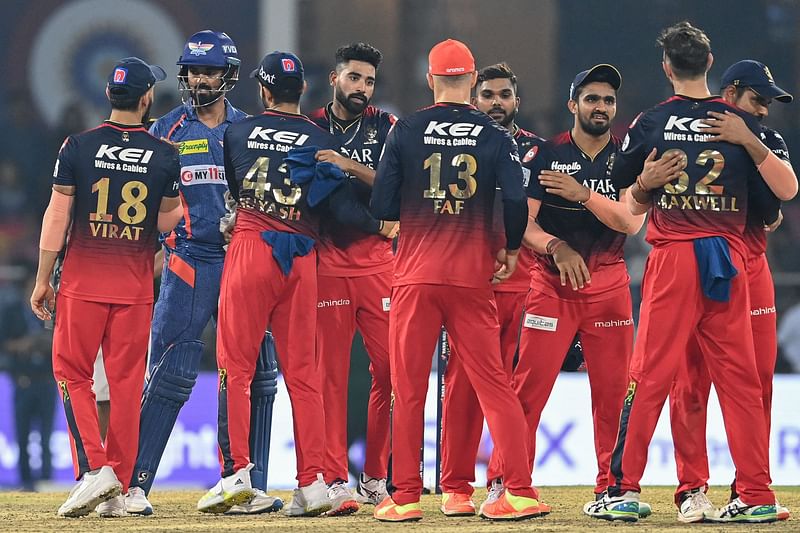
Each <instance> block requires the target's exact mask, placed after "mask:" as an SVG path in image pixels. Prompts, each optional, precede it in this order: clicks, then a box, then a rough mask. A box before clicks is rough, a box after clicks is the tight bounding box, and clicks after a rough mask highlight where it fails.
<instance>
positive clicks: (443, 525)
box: [0, 487, 800, 533]
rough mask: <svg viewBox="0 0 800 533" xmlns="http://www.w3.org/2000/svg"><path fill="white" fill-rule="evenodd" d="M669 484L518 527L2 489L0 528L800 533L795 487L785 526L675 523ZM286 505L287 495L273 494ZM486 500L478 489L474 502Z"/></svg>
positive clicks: (554, 496)
mask: <svg viewBox="0 0 800 533" xmlns="http://www.w3.org/2000/svg"><path fill="white" fill-rule="evenodd" d="M672 490H673V489H672V488H671V487H645V489H644V492H643V493H642V499H643V501H647V502H649V503H650V504H651V505H652V506H653V514H652V515H651V516H650V517H648V518H646V519H643V520H639V522H638V523H636V524H623V523H621V522H613V523H612V522H606V521H603V520H595V519H592V518H589V517H587V516H584V515H583V513H582V511H581V509H582V507H583V504H584V503H586V502H587V501H588V500H589V499H590V498H591V497H592V490H591V488H590V487H544V488H542V489H541V493H542V499H543V501H545V502H547V503H549V504H550V505H551V506H552V507H553V511H552V513H551V514H550V515H548V516H545V517H541V518H534V519H531V520H524V521H520V522H490V521H488V520H482V519H481V518H479V517H468V518H463V517H461V518H446V517H445V516H444V515H442V514H441V513H440V512H439V504H440V498H439V497H437V496H433V495H431V496H423V497H422V507H423V513H424V515H423V518H422V520H421V521H419V522H411V523H405V524H387V523H383V522H378V521H376V520H374V519H373V518H372V510H373V507H372V506H362V507H361V509H360V510H359V511H358V512H357V513H355V514H353V515H350V516H345V517H336V518H322V517H321V518H288V517H286V516H285V515H284V514H283V513H280V512H279V513H273V514H264V515H256V516H224V515H206V514H201V513H199V512H197V511H196V510H195V509H196V508H195V506H196V505H197V500H198V498H200V496H202V495H203V491H202V490H191V491H190V490H183V491H164V492H161V491H158V490H155V491H153V493H152V494H151V500H150V501H151V503H152V504H153V507H154V509H155V513H154V514H153V515H152V516H149V517H137V516H128V517H124V518H106V519H103V518H99V517H98V516H97V515H96V514H94V513H92V514H91V515H89V516H87V517H83V518H73V519H67V518H59V517H58V516H57V515H56V510H57V509H58V507H59V505H61V504H62V503H63V501H64V499H65V498H66V497H67V491H64V492H63V493H60V492H52V493H33V492H0V530H2V531H8V532H12V533H17V532H27V531H58V530H61V531H81V532H83V531H250V530H253V531H256V530H274V531H279V530H280V531H287V530H292V531H308V532H312V531H313V532H314V533H322V532H326V531H343V532H344V531H346V532H348V533H354V532H356V531H368V530H372V531H373V532H382V531H390V530H391V531H401V530H403V531H407V530H411V531H437V532H439V531H458V532H460V533H464V532H467V531H489V532H499V531H522V530H533V531H588V530H595V531H602V530H605V529H610V528H614V529H617V528H639V529H642V530H647V531H667V530H669V531H678V530H686V529H688V528H690V527H691V528H692V529H698V530H701V531H706V532H711V531H723V530H726V531H728V530H730V529H731V528H739V529H741V530H742V531H744V530H745V529H746V530H747V531H774V532H777V531H800V487H777V488H776V490H775V493H776V494H777V496H778V500H779V501H780V502H781V504H782V505H785V506H786V507H788V508H789V510H790V511H792V513H793V514H792V518H791V519H789V520H788V521H786V522H776V523H773V524H759V525H756V524H754V525H736V524H733V525H728V524H694V525H687V524H681V523H680V522H678V521H677V519H676V509H675V506H674V505H673V503H672ZM270 493H271V494H273V495H276V496H280V497H281V498H283V499H284V502H287V503H288V500H289V498H291V492H290V491H271V492H270ZM485 496H486V491H485V490H480V489H479V490H476V492H475V495H474V497H473V498H474V501H475V503H476V504H477V505H480V502H481V501H483V498H484V497H485ZM709 497H710V498H711V501H713V502H714V504H715V505H721V504H722V503H724V502H725V501H727V498H728V488H727V487H712V489H711V490H710V491H709Z"/></svg>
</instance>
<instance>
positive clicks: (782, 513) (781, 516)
mask: <svg viewBox="0 0 800 533" xmlns="http://www.w3.org/2000/svg"><path fill="white" fill-rule="evenodd" d="M775 510H776V511H777V513H778V520H780V521H783V520H789V518H791V516H792V513H790V512H789V508H788V507H784V506H783V505H781V504H780V503H778V500H775Z"/></svg>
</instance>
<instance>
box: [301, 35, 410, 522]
mask: <svg viewBox="0 0 800 533" xmlns="http://www.w3.org/2000/svg"><path fill="white" fill-rule="evenodd" d="M381 59H382V55H381V53H380V51H379V50H378V49H376V48H374V47H373V46H370V45H369V44H366V43H353V44H350V45H348V46H343V47H341V48H339V49H338V50H337V51H336V66H335V68H334V70H332V71H331V73H330V83H331V85H332V86H333V101H332V102H330V103H329V104H328V105H326V106H325V107H323V108H320V109H317V110H316V111H313V112H312V113H311V114H309V118H310V119H311V120H313V121H314V122H315V123H316V124H317V125H318V126H319V127H321V128H323V129H325V130H328V131H330V133H331V134H332V135H334V136H335V137H336V139H337V140H338V141H339V142H340V143H341V144H342V151H341V152H336V151H333V150H321V151H320V152H318V153H317V159H318V160H319V161H329V162H332V163H335V164H336V165H338V166H339V167H340V168H341V169H342V170H344V171H345V172H347V173H348V174H350V175H351V176H353V179H351V181H350V183H351V185H352V187H353V190H354V191H355V192H356V195H357V197H358V199H359V201H360V202H361V203H362V204H363V205H365V206H369V199H370V196H371V194H372V182H373V180H374V176H375V167H376V166H377V164H378V157H379V155H380V153H381V150H382V149H383V144H384V142H385V141H386V135H388V133H389V130H390V129H391V127H392V125H393V124H394V123H395V121H396V118H395V117H394V115H392V114H391V113H387V112H386V111H383V110H381V109H379V108H377V107H375V106H373V105H371V104H370V101H371V100H372V95H373V92H374V90H375V82H376V76H377V71H378V66H379V65H380V62H381ZM322 229H323V233H322V239H320V242H319V246H318V248H317V254H318V257H319V265H318V266H317V272H318V275H319V282H318V290H319V299H318V302H317V356H318V358H319V362H320V369H321V372H322V373H323V374H324V375H325V379H324V380H323V381H322V395H323V401H324V403H325V431H326V435H325V447H326V452H325V481H326V482H327V483H328V485H329V487H330V497H331V501H332V502H333V509H331V510H330V511H329V512H328V515H340V514H350V513H353V512H355V511H357V510H358V503H357V502H356V500H358V502H361V503H369V504H372V505H376V504H378V503H380V502H381V500H383V498H385V497H386V475H387V468H388V461H389V417H390V406H391V397H392V383H391V379H390V377H389V298H390V296H391V290H392V289H391V283H392V265H393V261H392V258H393V254H392V243H391V241H389V240H387V239H385V238H384V237H382V236H380V235H372V234H369V233H365V232H363V231H360V230H359V229H357V228H353V227H348V226H345V225H343V224H338V223H337V222H336V221H335V220H326V221H325V224H323V227H322ZM356 328H358V330H359V332H360V333H361V336H362V337H363V339H364V344H365V346H366V348H367V354H368V356H369V358H370V365H369V371H370V374H371V375H372V386H371V387H370V393H369V404H368V407H367V442H366V453H365V460H364V471H363V472H362V473H361V475H360V476H359V481H358V488H357V489H356V495H355V497H354V495H353V493H352V492H351V491H350V489H348V487H347V479H348V477H349V476H348V470H347V465H348V459H347V387H348V377H349V371H350V348H351V344H352V343H351V342H350V341H351V340H352V337H353V334H354V333H355V330H356Z"/></svg>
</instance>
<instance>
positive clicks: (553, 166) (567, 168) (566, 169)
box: [550, 161, 583, 176]
mask: <svg viewBox="0 0 800 533" xmlns="http://www.w3.org/2000/svg"><path fill="white" fill-rule="evenodd" d="M581 168H583V167H581V164H580V163H578V162H577V161H572V162H570V163H562V162H560V161H553V162H552V163H550V170H553V171H555V172H563V173H564V174H569V175H570V176H574V175H575V174H577V173H578V172H580V171H581Z"/></svg>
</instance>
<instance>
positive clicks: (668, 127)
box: [610, 96, 763, 251]
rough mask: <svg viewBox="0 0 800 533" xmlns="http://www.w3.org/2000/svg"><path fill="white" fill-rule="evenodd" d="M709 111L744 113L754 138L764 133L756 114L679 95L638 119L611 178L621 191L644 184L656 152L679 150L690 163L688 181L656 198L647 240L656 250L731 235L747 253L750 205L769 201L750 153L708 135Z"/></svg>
mask: <svg viewBox="0 0 800 533" xmlns="http://www.w3.org/2000/svg"><path fill="white" fill-rule="evenodd" d="M709 111H716V112H719V113H724V112H725V111H728V112H731V113H736V114H738V115H739V116H741V117H742V119H743V120H744V121H745V123H746V124H747V125H748V127H749V128H750V129H751V130H752V131H753V133H755V134H756V135H758V134H759V133H760V128H759V125H758V122H757V121H756V119H755V118H754V117H753V116H752V115H749V114H748V113H745V112H744V111H742V110H740V109H739V108H737V107H734V106H731V105H730V104H728V103H727V102H725V100H723V99H721V98H719V97H717V96H711V97H708V98H689V97H686V96H673V97H672V98H670V99H669V100H667V101H665V102H663V103H661V104H659V105H657V106H655V107H653V108H652V109H650V110H648V111H646V112H644V113H642V114H641V115H639V117H637V118H636V119H635V120H634V121H633V123H632V124H631V126H630V128H629V130H628V135H627V136H626V137H625V141H624V142H623V145H622V151H621V152H620V153H619V154H617V157H616V159H615V161H614V165H613V167H612V169H611V172H610V176H611V179H612V182H613V183H614V186H615V187H616V188H617V189H622V188H625V187H628V186H630V185H631V184H632V183H634V181H636V177H637V176H638V175H639V174H640V173H641V171H642V168H643V166H644V160H645V158H646V157H647V155H648V154H649V153H650V151H651V150H652V149H653V148H655V149H656V150H657V156H658V157H661V156H663V155H664V154H665V153H668V152H670V151H672V150H678V151H679V152H681V153H682V154H683V155H685V157H686V162H687V164H686V168H685V169H684V172H683V174H682V175H681V177H680V178H679V179H677V180H675V181H673V182H671V183H668V184H667V185H665V186H664V187H663V188H660V189H658V190H656V191H654V193H653V208H652V209H651V215H650V220H649V221H648V225H647V237H646V238H647V241H648V242H649V243H650V244H653V245H656V246H657V245H659V244H663V243H667V242H670V241H675V240H693V239H697V238H702V237H712V236H723V237H725V238H726V239H727V240H728V242H729V243H730V244H731V245H733V246H735V247H737V248H739V249H740V251H743V242H742V234H743V232H744V226H745V219H746V217H747V210H748V205H749V204H752V205H753V206H756V205H759V204H760V202H762V201H763V198H761V197H760V194H759V193H758V192H757V189H756V187H760V186H759V185H758V182H761V183H763V180H761V178H760V177H759V176H758V172H757V170H756V167H755V165H754V164H753V161H752V159H751V158H750V155H749V154H748V153H747V151H746V150H745V149H744V148H743V147H741V146H738V145H733V144H730V143H726V142H719V141H712V140H711V135H709V134H707V133H705V132H704V129H705V125H704V124H703V122H702V121H703V119H706V118H708V112H709ZM751 196H752V197H751Z"/></svg>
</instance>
